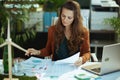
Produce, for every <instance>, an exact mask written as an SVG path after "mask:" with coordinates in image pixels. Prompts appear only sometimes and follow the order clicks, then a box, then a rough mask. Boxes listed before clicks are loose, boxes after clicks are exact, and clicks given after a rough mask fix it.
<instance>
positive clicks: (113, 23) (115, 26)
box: [104, 0, 120, 42]
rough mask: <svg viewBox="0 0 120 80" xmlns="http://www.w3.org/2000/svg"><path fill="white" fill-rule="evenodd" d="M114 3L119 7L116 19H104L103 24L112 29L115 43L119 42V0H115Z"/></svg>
mask: <svg viewBox="0 0 120 80" xmlns="http://www.w3.org/2000/svg"><path fill="white" fill-rule="evenodd" d="M115 1H116V3H117V4H118V5H119V9H118V17H112V18H106V19H105V20H104V22H105V24H109V25H111V26H112V27H113V29H114V30H115V32H116V34H117V37H116V40H117V42H120V0H115Z"/></svg>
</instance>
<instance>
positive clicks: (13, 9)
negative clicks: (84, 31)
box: [0, 0, 120, 60]
mask: <svg viewBox="0 0 120 80" xmlns="http://www.w3.org/2000/svg"><path fill="white" fill-rule="evenodd" d="M65 1H66V0H36V1H32V0H31V1H23V0H21V1H13V0H12V1H10V0H7V1H0V4H1V6H0V7H1V10H0V18H1V19H0V30H1V31H0V43H1V44H2V43H3V42H4V40H5V39H6V30H7V27H6V26H7V25H6V24H7V22H6V17H7V16H10V17H11V19H10V20H11V21H10V22H11V26H10V27H11V37H12V41H15V42H16V43H17V44H19V45H20V46H22V47H23V48H25V49H27V48H36V49H41V48H44V47H45V45H46V42H47V30H46V29H47V28H48V26H47V27H46V26H44V25H45V22H44V20H43V19H44V16H43V14H44V13H45V12H56V13H57V15H58V9H59V6H60V5H61V4H63V3H64V2H65ZM76 1H78V2H79V3H80V5H81V10H85V12H86V15H85V16H87V20H88V25H87V27H88V29H89V31H90V43H91V53H96V55H97V58H98V59H99V60H101V58H102V49H103V45H106V44H112V43H116V42H118V41H117V36H116V31H115V30H114V28H113V27H111V26H110V25H109V24H108V25H109V26H108V25H106V24H104V22H102V23H99V20H101V19H102V18H101V17H103V16H105V15H106V14H108V13H109V14H110V15H112V14H113V15H115V16H116V14H118V12H119V7H104V6H100V5H92V4H91V0H76ZM96 1H97V0H96ZM48 4H49V5H48ZM3 6H4V7H3ZM8 13H10V15H8ZM23 13H25V14H23ZM30 13H32V14H34V15H32V14H31V16H32V17H31V16H29V14H30ZM102 13H103V14H104V15H102ZM1 14H2V15H1ZM94 15H95V16H94ZM96 16H97V17H96ZM108 17H109V16H108ZM116 17H118V16H116ZM98 18H100V19H98ZM31 19H32V20H31ZM50 19H51V18H50ZM35 21H36V22H35ZM46 24H47V23H46ZM50 25H51V24H49V26H50ZM119 32H120V30H119ZM119 34H120V33H119ZM3 50H4V49H3V48H0V58H2V56H3V55H2V54H3ZM14 57H21V58H25V59H27V58H29V57H27V56H25V55H24V52H23V51H21V50H18V49H17V48H14Z"/></svg>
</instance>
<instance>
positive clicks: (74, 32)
mask: <svg viewBox="0 0 120 80" xmlns="http://www.w3.org/2000/svg"><path fill="white" fill-rule="evenodd" d="M63 8H66V9H68V10H72V11H73V12H74V20H73V23H72V24H71V29H70V30H71V36H70V39H69V40H68V41H67V42H68V43H67V45H68V48H69V50H70V54H72V53H74V52H76V51H77V50H78V47H80V45H81V44H82V42H83V40H84V38H83V35H84V28H83V23H82V20H83V19H82V16H81V13H80V5H79V3H77V2H75V1H67V2H66V3H65V4H63V5H62V6H61V8H60V12H59V19H58V21H57V23H56V31H55V47H56V51H57V50H58V48H59V45H60V43H61V41H62V40H63V39H64V37H65V34H64V29H65V27H64V25H63V24H62V21H61V13H62V9H63Z"/></svg>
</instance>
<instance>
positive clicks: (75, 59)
mask: <svg viewBox="0 0 120 80" xmlns="http://www.w3.org/2000/svg"><path fill="white" fill-rule="evenodd" d="M79 55H80V52H78V53H76V54H74V55H73V56H71V57H68V58H65V59H62V60H58V61H56V64H60V63H69V64H74V63H75V61H77V60H78V59H79Z"/></svg>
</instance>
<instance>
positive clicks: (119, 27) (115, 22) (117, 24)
mask: <svg viewBox="0 0 120 80" xmlns="http://www.w3.org/2000/svg"><path fill="white" fill-rule="evenodd" d="M105 24H110V25H111V27H113V28H114V30H115V32H116V33H117V34H118V36H120V18H117V17H112V18H106V19H105Z"/></svg>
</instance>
